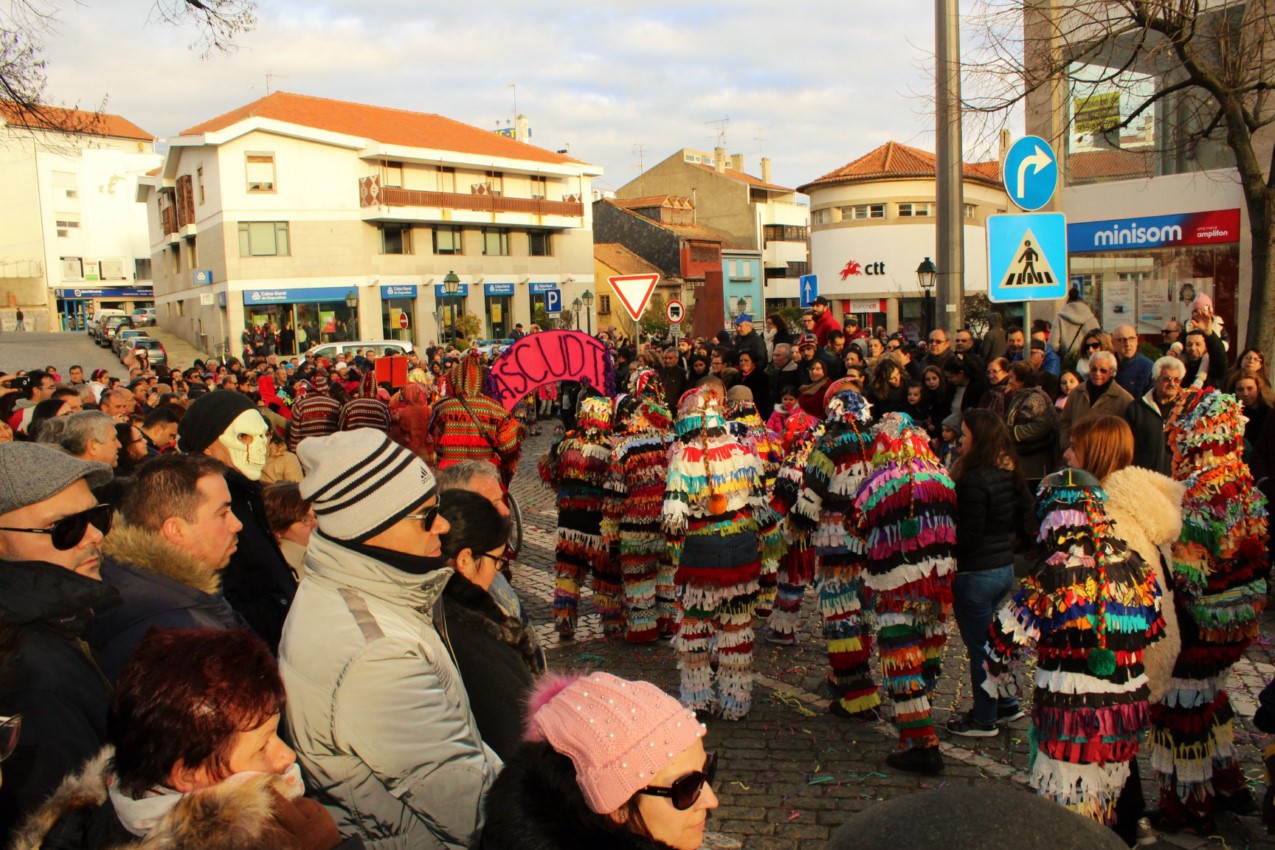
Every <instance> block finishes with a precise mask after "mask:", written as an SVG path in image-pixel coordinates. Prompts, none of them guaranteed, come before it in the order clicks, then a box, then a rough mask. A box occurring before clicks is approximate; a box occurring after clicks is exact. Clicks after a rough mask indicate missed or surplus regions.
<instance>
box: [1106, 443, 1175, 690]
mask: <svg viewBox="0 0 1275 850" xmlns="http://www.w3.org/2000/svg"><path fill="white" fill-rule="evenodd" d="M1102 489H1103V490H1104V491H1106V493H1107V503H1106V510H1107V516H1109V517H1111V519H1113V520H1114V521H1115V523H1116V534H1117V535H1118V536H1119V537H1120V538H1121V539H1122V540H1124V541H1125V542H1126V543H1128V544H1129V548H1130V549H1132V550H1133V551H1135V552H1137V553H1138V554H1139V555H1140V556H1141V557H1142V560H1143V561H1145V562H1146V563H1147V564H1148V565H1150V566H1151V567H1152V568H1153V569H1154V570H1155V577H1156V581H1157V582H1158V583H1159V585H1160V590H1161V592H1162V593H1163V594H1164V596H1163V598H1162V599H1161V602H1160V609H1161V613H1162V614H1163V615H1164V639H1163V640H1159V641H1156V642H1155V643H1153V644H1151V646H1150V647H1148V648H1147V651H1146V655H1145V656H1143V663H1144V665H1145V667H1146V670H1147V678H1148V679H1149V680H1150V683H1151V702H1153V703H1156V702H1159V701H1160V699H1161V698H1163V697H1164V695H1165V694H1166V693H1168V690H1169V680H1170V679H1171V678H1172V676H1173V665H1174V663H1175V662H1176V661H1177V660H1178V653H1179V652H1181V650H1182V633H1181V632H1180V631H1179V630H1178V615H1177V612H1176V611H1175V610H1174V607H1173V585H1172V584H1171V583H1169V582H1168V581H1167V579H1166V576H1165V572H1164V564H1165V560H1162V559H1161V556H1163V558H1164V559H1170V558H1171V557H1172V556H1171V554H1170V552H1169V546H1170V545H1171V544H1172V543H1173V542H1174V541H1175V540H1177V539H1178V535H1180V534H1181V533H1182V495H1183V494H1184V493H1185V492H1186V488H1185V487H1184V486H1183V485H1182V484H1180V483H1178V482H1177V481H1174V480H1173V479H1172V478H1169V477H1167V476H1164V475H1161V474H1160V473H1158V472H1152V471H1151V470H1149V469H1143V468H1142V467H1139V466H1126V467H1125V468H1124V469H1121V470H1118V471H1116V472H1113V473H1111V474H1110V475H1108V476H1107V477H1106V478H1105V479H1104V480H1103V482H1102Z"/></svg>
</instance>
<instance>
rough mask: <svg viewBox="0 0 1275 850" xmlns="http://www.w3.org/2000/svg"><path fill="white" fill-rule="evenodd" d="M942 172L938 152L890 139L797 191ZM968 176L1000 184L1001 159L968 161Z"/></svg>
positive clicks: (930, 175) (807, 192)
mask: <svg viewBox="0 0 1275 850" xmlns="http://www.w3.org/2000/svg"><path fill="white" fill-rule="evenodd" d="M937 172H938V162H937V160H936V158H935V156H934V154H932V153H930V152H929V151H923V150H921V149H920V148H913V147H909V146H907V145H901V144H899V143H898V142H886V143H885V144H884V145H882V146H881V147H879V148H877V149H876V150H874V151H872V152H870V153H867V154H864V155H863V156H861V157H859V158H858V159H856V160H855V161H854V162H851V163H849V164H847V165H843V166H841V167H840V168H838V169H837V170H836V171H830V172H829V173H827V174H825V175H824V176H822V177H819V178H816V179H815V180H812V181H810V182H809V183H807V184H806V185H804V186H798V187H797V191H798V192H802V193H805V194H809V190H810V189H811V188H812V187H815V186H831V185H836V184H838V183H866V182H869V181H873V180H907V179H915V178H918V177H934V176H935V174H936V173H937ZM965 177H966V179H972V180H976V181H978V182H980V183H987V184H989V185H992V186H999V185H1000V163H999V162H967V163H965Z"/></svg>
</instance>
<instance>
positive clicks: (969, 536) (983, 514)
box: [956, 469, 1034, 573]
mask: <svg viewBox="0 0 1275 850" xmlns="http://www.w3.org/2000/svg"><path fill="white" fill-rule="evenodd" d="M956 512H957V525H956V571H957V572H958V573H973V572H979V571H980V570H992V569H996V568H997V567H1004V566H1008V565H1011V564H1013V563H1014V542H1015V540H1016V539H1017V538H1018V536H1019V534H1020V533H1026V526H1027V524H1028V523H1029V522H1030V518H1031V517H1032V516H1033V515H1034V506H1033V500H1032V495H1031V492H1030V491H1029V490H1028V489H1027V488H1026V487H1025V486H1019V484H1018V482H1017V480H1016V478H1015V476H1014V473H1013V472H1010V471H1009V470H1008V469H978V470H974V471H973V472H970V473H967V474H965V475H962V476H961V477H960V478H959V479H957V481H956Z"/></svg>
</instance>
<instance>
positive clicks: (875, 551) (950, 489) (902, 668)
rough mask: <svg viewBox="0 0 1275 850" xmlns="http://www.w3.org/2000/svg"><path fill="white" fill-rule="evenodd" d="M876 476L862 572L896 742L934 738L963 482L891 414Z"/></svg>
mask: <svg viewBox="0 0 1275 850" xmlns="http://www.w3.org/2000/svg"><path fill="white" fill-rule="evenodd" d="M872 449H873V452H872V466H873V468H874V470H875V471H874V472H873V473H872V476H871V477H870V478H869V479H868V480H867V481H865V482H864V483H863V486H862V487H861V488H860V489H859V495H858V496H857V497H856V498H855V502H854V506H855V510H856V512H857V514H858V518H859V526H860V529H861V531H862V532H863V534H864V537H865V538H866V539H867V542H868V569H867V571H866V572H865V573H864V581H865V583H866V584H867V586H868V589H869V590H870V591H871V592H872V599H873V608H874V609H875V611H876V628H877V647H878V651H879V653H880V656H881V678H882V680H883V684H884V685H885V691H886V693H887V694H888V695H889V697H890V700H891V702H893V704H894V725H895V726H896V727H898V730H899V749H901V750H902V749H908V748H911V747H937V746H938V745H939V741H938V738H937V737H936V736H935V734H934V727H933V724H932V723H931V721H930V694H932V693H933V691H934V686H935V684H936V683H937V682H938V678H939V674H940V673H941V672H942V666H943V645H944V644H945V643H947V626H946V623H947V619H948V617H949V616H950V615H951V613H952V576H953V574H954V573H955V572H956V558H955V547H956V519H955V518H956V487H955V485H954V484H953V483H952V479H951V478H949V477H948V475H947V472H945V471H944V469H943V466H942V465H941V464H940V463H939V461H938V458H936V457H935V456H934V452H932V451H931V450H930V443H929V435H927V434H926V433H925V431H923V430H922V429H920V428H917V427H916V426H915V425H913V424H912V420H911V419H910V418H909V417H908V416H907V415H906V414H903V413H887V414H886V415H885V416H883V417H882V418H881V422H880V424H878V425H877V428H876V439H875V440H874V441H873V444H872Z"/></svg>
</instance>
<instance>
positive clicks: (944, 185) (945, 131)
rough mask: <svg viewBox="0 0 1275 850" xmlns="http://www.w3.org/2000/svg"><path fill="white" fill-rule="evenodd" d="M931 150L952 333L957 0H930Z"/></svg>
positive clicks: (943, 305)
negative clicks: (931, 26) (932, 90)
mask: <svg viewBox="0 0 1275 850" xmlns="http://www.w3.org/2000/svg"><path fill="white" fill-rule="evenodd" d="M934 45H935V49H934V54H935V63H934V83H935V86H934V88H935V112H934V115H935V128H934V139H935V154H936V158H937V160H938V169H937V170H938V173H937V174H936V175H935V176H936V178H937V183H938V185H937V189H938V196H937V201H938V210H937V212H938V228H937V229H938V240H937V242H938V244H937V246H936V253H935V255H934V256H935V257H936V258H937V260H938V262H937V265H938V307H939V309H940V310H941V311H942V313H943V315H942V316H940V317H936V324H937V325H938V326H940V327H943V328H945V329H946V330H947V333H948V336H949V338H951V337H952V336H954V335H955V334H956V331H957V329H958V328H960V327H961V325H962V323H963V320H962V316H961V302H962V299H963V298H964V296H965V210H964V207H965V200H964V199H965V192H964V189H965V182H964V177H965V175H964V170H965V166H964V162H963V160H964V155H963V153H962V142H961V32H960V12H959V10H958V8H957V0H934Z"/></svg>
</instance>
